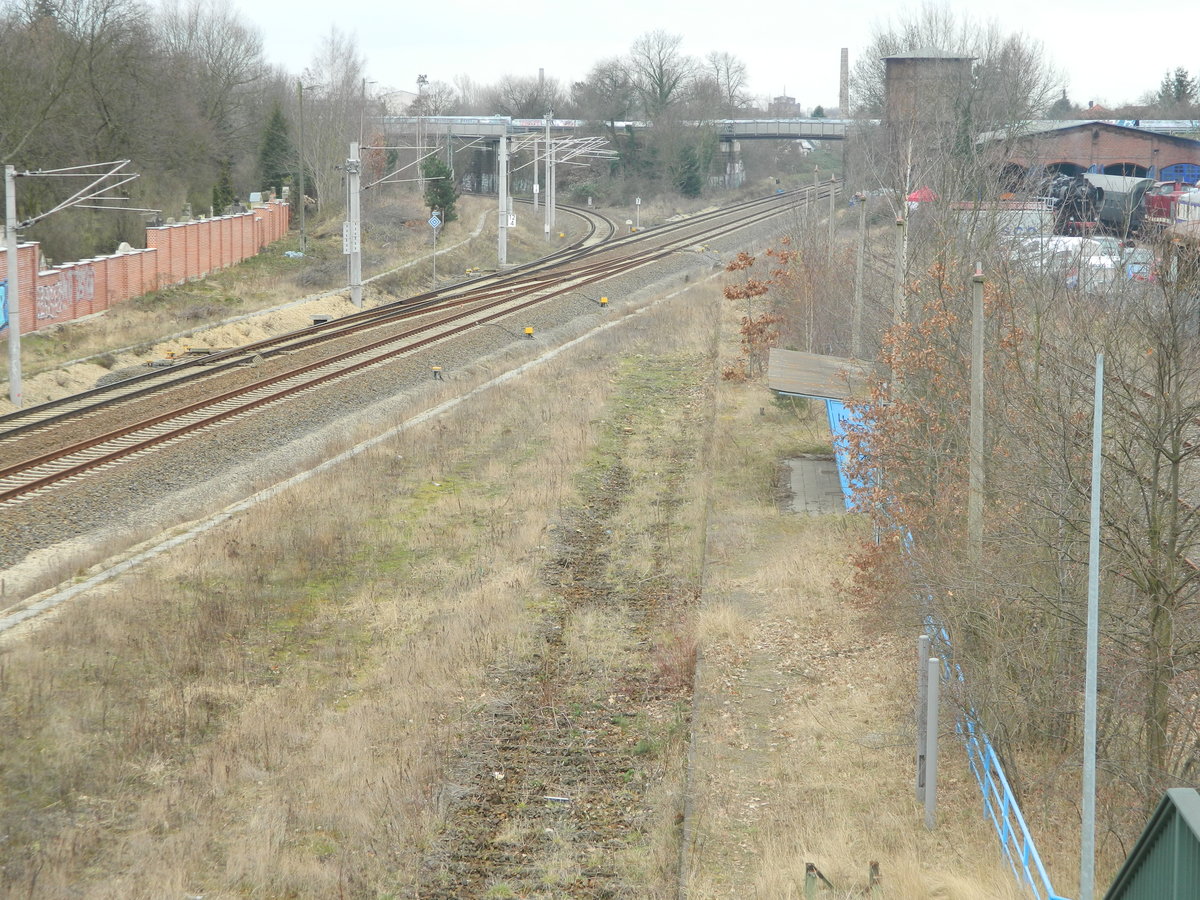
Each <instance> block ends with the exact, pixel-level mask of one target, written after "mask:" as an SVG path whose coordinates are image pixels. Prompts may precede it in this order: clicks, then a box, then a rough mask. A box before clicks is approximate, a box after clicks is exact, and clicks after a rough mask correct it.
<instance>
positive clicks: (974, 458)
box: [967, 263, 985, 566]
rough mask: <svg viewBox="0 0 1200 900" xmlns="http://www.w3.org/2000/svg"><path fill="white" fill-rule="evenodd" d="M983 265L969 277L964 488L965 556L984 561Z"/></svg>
mask: <svg viewBox="0 0 1200 900" xmlns="http://www.w3.org/2000/svg"><path fill="white" fill-rule="evenodd" d="M984 325H985V323H984V320H983V265H982V264H981V263H976V264H975V274H974V275H972V276H971V421H970V431H971V465H970V472H969V474H968V480H969V484H968V486H967V487H968V491H967V540H968V544H969V546H968V557H969V559H970V561H971V564H972V565H974V566H978V565H979V564H980V562H981V561H982V560H983V332H984Z"/></svg>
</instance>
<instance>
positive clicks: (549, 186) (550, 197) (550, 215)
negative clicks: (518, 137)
mask: <svg viewBox="0 0 1200 900" xmlns="http://www.w3.org/2000/svg"><path fill="white" fill-rule="evenodd" d="M553 116H554V110H552V109H551V108H550V107H548V106H547V107H546V237H547V238H549V237H550V229H551V228H553V227H554V144H553V143H552V142H551V140H550V119H551V118H552V117H553ZM535 166H536V164H535Z"/></svg>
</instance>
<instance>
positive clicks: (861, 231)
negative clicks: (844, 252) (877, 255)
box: [850, 192, 867, 359]
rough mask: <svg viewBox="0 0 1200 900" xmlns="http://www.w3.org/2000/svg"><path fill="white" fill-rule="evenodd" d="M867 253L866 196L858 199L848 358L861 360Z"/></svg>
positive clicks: (860, 196)
mask: <svg viewBox="0 0 1200 900" xmlns="http://www.w3.org/2000/svg"><path fill="white" fill-rule="evenodd" d="M866 251H867V195H866V193H865V192H864V193H862V194H860V195H859V199H858V258H857V259H856V260H855V266H854V324H853V326H852V327H851V330H850V357H851V358H852V359H862V312H863V258H864V256H865V255H866Z"/></svg>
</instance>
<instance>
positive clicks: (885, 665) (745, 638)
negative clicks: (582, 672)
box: [686, 328, 1023, 900]
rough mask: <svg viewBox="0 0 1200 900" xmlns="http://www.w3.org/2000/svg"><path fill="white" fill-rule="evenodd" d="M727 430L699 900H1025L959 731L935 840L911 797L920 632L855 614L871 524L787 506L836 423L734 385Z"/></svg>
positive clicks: (703, 741)
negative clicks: (783, 482) (799, 462)
mask: <svg viewBox="0 0 1200 900" xmlns="http://www.w3.org/2000/svg"><path fill="white" fill-rule="evenodd" d="M725 333H727V334H730V333H732V329H731V328H727V329H726V330H725ZM760 411H761V412H760ZM718 422H719V423H720V428H719V429H718V433H717V440H716V447H715V451H714V452H715V455H716V458H717V460H718V462H717V465H716V466H715V471H716V472H717V473H718V474H717V476H716V478H715V482H714V493H713V512H712V516H711V519H710V522H709V545H708V567H707V570H706V576H705V591H704V602H703V605H702V610H703V611H702V612H701V614H700V617H699V630H698V634H699V640H700V645H701V647H702V650H703V661H702V665H701V670H700V677H699V681H698V684H697V690H698V692H699V695H698V700H697V717H698V724H697V730H696V734H695V746H696V763H695V770H694V771H693V773H692V776H691V782H690V783H691V786H692V790H693V792H694V801H695V811H694V816H693V819H692V822H691V826H692V828H691V833H690V838H691V844H690V846H689V853H690V864H691V865H690V870H689V871H688V872H687V873H686V878H687V891H688V893H687V895H688V897H689V898H691V900H699V898H710V897H712V898H715V897H736V898H745V897H759V898H771V900H783V898H789V897H796V898H798V897H801V896H803V895H804V894H803V891H804V871H805V864H806V863H807V862H813V863H815V864H816V865H817V867H818V868H819V869H820V870H821V871H822V872H823V873H824V874H825V875H826V876H827V877H828V878H829V880H830V881H831V882H832V883H833V884H834V885H835V886H836V888H837V890H834V891H822V896H830V897H835V896H845V897H850V896H859V895H861V893H862V892H863V891H864V890H865V888H866V886H867V868H868V863H869V862H870V861H872V860H878V861H879V862H880V863H881V867H882V873H883V878H884V887H885V891H886V896H892V897H904V898H921V897H956V898H967V900H975V898H978V900H982V898H1001V897H1012V898H1017V897H1021V896H1023V894H1022V892H1021V891H1020V890H1019V889H1018V887H1017V886H1016V884H1015V882H1014V881H1013V879H1012V877H1011V875H1010V874H1009V873H1008V871H1007V866H1006V864H1003V863H1002V861H1001V857H1000V852H999V848H998V846H997V844H996V838H995V836H994V834H993V833H991V832H990V830H989V829H988V827H987V826H986V825H985V824H984V822H983V820H982V818H981V817H980V815H979V812H978V810H979V805H980V801H979V797H978V793H977V788H976V787H975V784H974V781H973V780H972V779H971V776H970V774H969V773H968V772H967V770H966V767H965V761H964V759H963V755H962V752H961V749H960V748H959V746H958V745H957V743H956V739H955V738H954V737H953V730H952V726H950V725H949V724H947V727H946V729H944V731H945V733H946V739H945V741H944V743H943V751H942V759H943V766H944V768H943V770H942V775H943V777H942V781H941V785H940V788H941V790H940V816H939V824H938V828H937V829H936V830H935V831H933V832H927V831H926V830H925V828H924V826H923V817H922V811H921V809H920V808H918V807H917V805H916V803H915V802H914V801H913V799H912V787H911V777H912V776H911V768H912V762H911V754H912V746H913V725H912V721H911V713H910V711H911V705H912V693H911V692H912V688H911V686H910V684H909V681H910V679H909V677H908V675H909V671H910V670H911V669H912V668H913V666H912V665H911V664H910V659H911V658H912V656H913V654H912V653H911V652H910V647H911V646H915V640H916V632H915V631H913V633H912V638H911V641H910V640H909V637H908V634H907V632H906V631H903V630H899V629H897V628H895V627H893V626H892V625H891V624H890V623H889V622H888V619H887V616H885V615H881V614H880V613H879V612H878V611H872V610H860V609H857V608H856V607H855V606H854V605H852V604H848V603H847V593H846V582H847V579H848V577H849V566H848V563H847V557H848V553H849V551H850V549H851V547H852V546H853V544H854V543H855V542H856V541H858V540H861V539H862V538H863V537H864V535H863V533H862V529H861V528H860V526H859V523H858V522H856V521H854V520H853V519H852V518H849V517H845V516H831V517H825V518H811V519H810V518H801V517H795V516H790V515H786V514H782V513H780V512H779V510H778V508H777V505H776V502H775V499H776V498H775V497H774V496H773V491H772V486H773V484H774V478H773V472H774V467H775V465H776V464H777V463H778V461H779V460H780V459H781V458H783V457H785V456H787V455H791V454H792V453H794V452H797V451H803V450H811V449H815V448H816V446H818V445H820V444H822V443H825V444H826V446H827V442H828V438H827V436H826V434H825V426H824V423H823V421H822V418H821V417H820V416H817V415H814V416H812V417H811V418H799V419H798V418H795V414H794V412H793V411H792V410H790V409H786V408H783V407H781V406H778V405H773V404H772V403H771V401H770V399H769V398H768V397H767V395H766V393H765V391H764V390H763V388H762V387H761V386H759V385H755V384H729V383H727V384H723V385H722V387H721V391H720V406H719V410H718Z"/></svg>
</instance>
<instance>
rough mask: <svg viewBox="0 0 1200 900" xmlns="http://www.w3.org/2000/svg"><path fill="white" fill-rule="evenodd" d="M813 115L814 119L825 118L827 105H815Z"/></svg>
mask: <svg viewBox="0 0 1200 900" xmlns="http://www.w3.org/2000/svg"><path fill="white" fill-rule="evenodd" d="M812 117H813V118H814V119H823V118H825V107H823V106H817V107H815V108H814V109H813V114H812Z"/></svg>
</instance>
